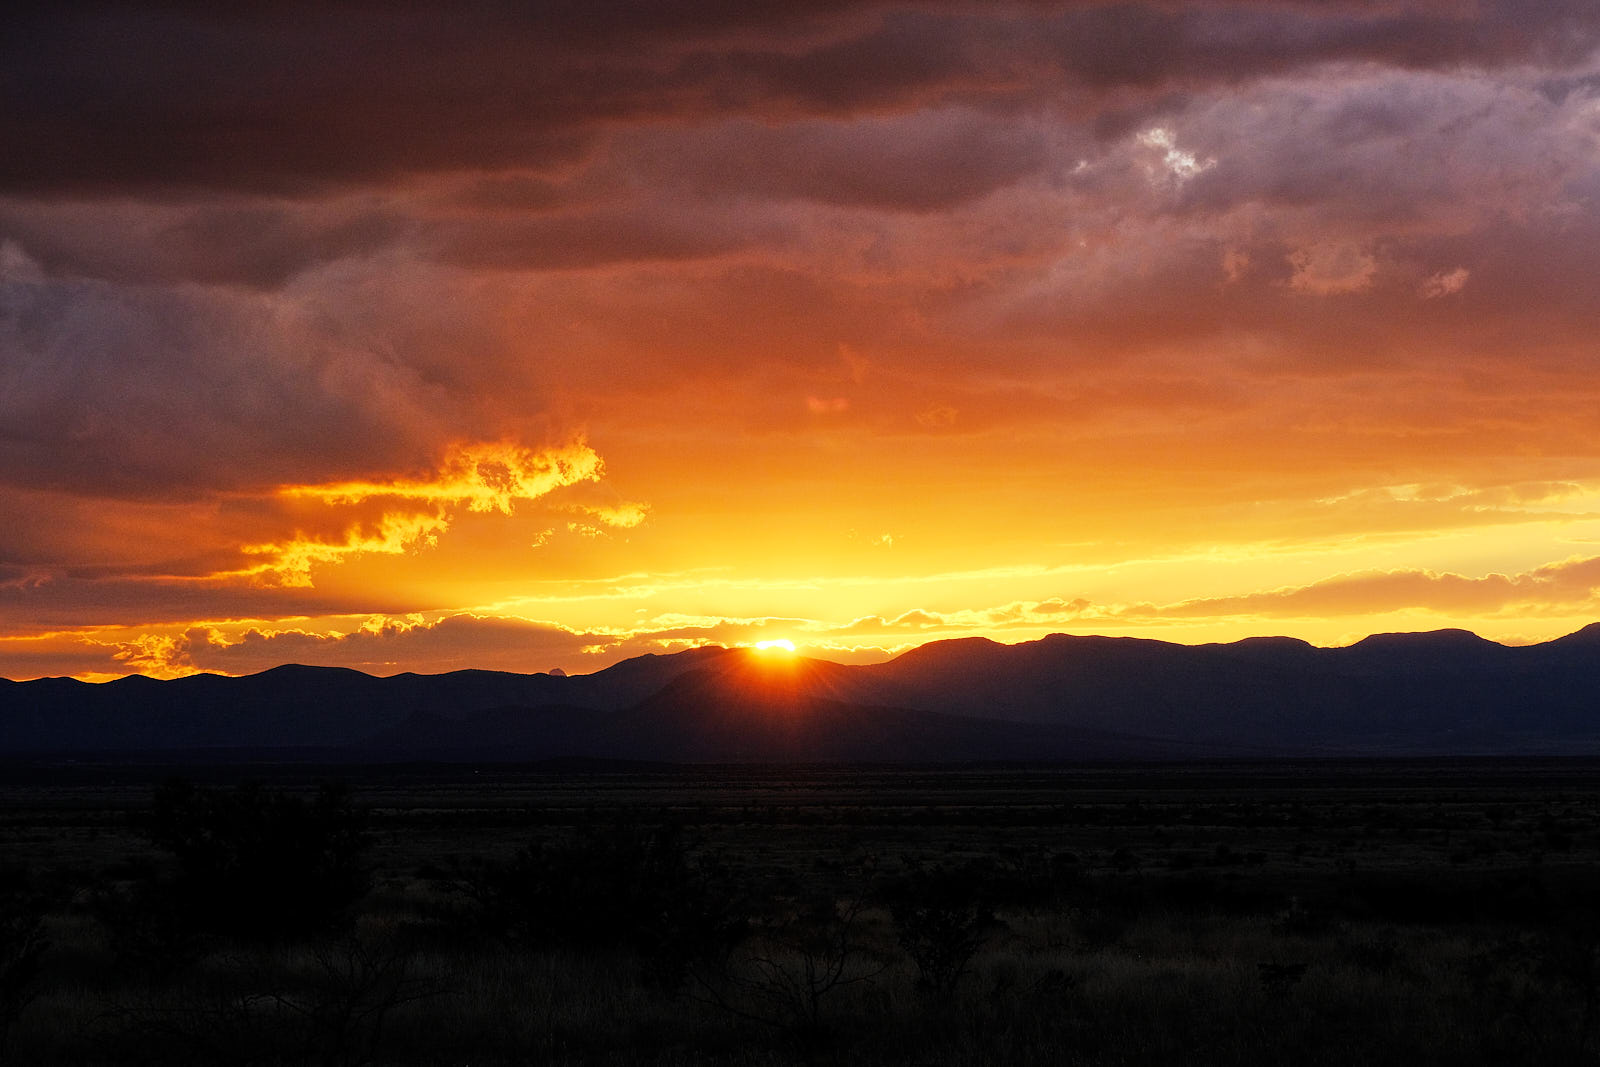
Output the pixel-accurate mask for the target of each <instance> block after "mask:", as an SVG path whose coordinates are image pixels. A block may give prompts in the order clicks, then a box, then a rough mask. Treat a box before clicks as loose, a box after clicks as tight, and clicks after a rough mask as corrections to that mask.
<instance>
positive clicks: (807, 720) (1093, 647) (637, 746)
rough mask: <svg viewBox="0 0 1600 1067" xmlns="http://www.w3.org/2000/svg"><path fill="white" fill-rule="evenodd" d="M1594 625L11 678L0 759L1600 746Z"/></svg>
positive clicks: (973, 755) (0, 698) (986, 754)
mask: <svg viewBox="0 0 1600 1067" xmlns="http://www.w3.org/2000/svg"><path fill="white" fill-rule="evenodd" d="M1597 683H1600V624H1596V625H1592V626H1589V627H1586V628H1585V629H1583V630H1581V631H1579V632H1577V633H1575V634H1571V635H1568V636H1566V637H1563V638H1559V639H1557V640H1555V641H1550V642H1546V643H1545V644H1541V645H1530V646H1524V647H1507V646H1504V645H1499V644H1495V643H1494V642H1491V641H1485V640H1483V639H1482V638H1479V637H1477V636H1475V635H1473V634H1470V633H1467V632H1466V631H1463V630H1439V631H1435V632H1432V633H1417V634H1379V635H1375V636H1372V637H1369V638H1366V639H1365V640H1363V641H1360V642H1358V643H1356V644H1354V645H1351V646H1349V647H1347V648H1316V647H1314V646H1312V645H1308V644H1306V643H1305V642H1303V641H1297V640H1293V639H1289V638H1253V639H1249V640H1245V641H1238V642H1234V643H1231V644H1211V645H1193V646H1191V645H1177V644H1170V643H1167V642H1162V641H1149V640H1140V639H1134V638H1113V637H1072V636H1067V635H1062V634H1056V635H1052V636H1050V637H1046V638H1043V639H1041V640H1038V641H1031V642H1025V643H1022V644H1016V645H1003V644H999V643H996V642H993V641H988V640H985V639H982V638H967V639H962V640H954V641H937V642H933V643H931V644H927V645H923V646H921V647H920V648H916V649H913V650H911V651H909V652H906V653H904V654H903V655H900V656H898V657H896V658H895V659H893V660H890V661H888V662H886V663H880V664H873V665H867V666H844V665H840V664H836V663H829V662H826V661H821V660H813V659H805V658H802V657H793V658H782V657H778V658H773V657H768V656H759V655H756V654H754V653H752V652H749V651H748V650H738V649H735V650H728V649H721V648H702V649H695V650H692V651H688V652H681V653H677V654H675V655H659V656H641V657H638V658H635V659H630V660H627V661H625V662H622V663H618V664H616V665H615V666H613V667H610V668H608V669H606V670H604V671H599V672H596V673H594V674H589V675H576V676H572V677H565V676H560V675H549V674H533V675H521V674H509V673H503V672H494V671H457V672H454V673H451V674H441V675H416V674H402V675H397V676H394V677H391V678H374V677H372V676H370V675H366V674H362V673H360V672H358V671H351V670H345V669H340V668H328V667H306V666H294V665H291V666H284V667H278V668H275V669H273V670H270V671H264V672H262V673H260V674H256V675H251V676H248V677H243V678H229V677H224V676H220V675H195V676H193V677H189V678H181V679H177V680H175V681H154V680H152V679H149V678H143V677H130V678H124V679H120V680H118V681H114V682H107V683H102V684H88V683H83V682H76V681H71V680H67V679H59V678H56V679H41V680H38V681H31V682H0V755H3V756H10V757H46V756H54V757H60V756H78V757H90V756H93V757H112V758H116V757H121V756H129V757H131V756H135V755H139V756H156V755H160V754H162V753H169V754H180V753H181V754H184V756H185V758H192V757H193V755H194V754H195V753H203V752H206V751H216V752H221V751H229V752H234V753H237V752H241V751H242V752H247V753H256V754H259V755H261V756H262V757H264V758H265V757H271V758H313V756H312V754H315V756H316V757H317V758H340V759H354V760H399V759H439V760H533V759H557V758H595V759H634V760H659V761H675V762H771V761H840V760H850V761H918V762H947V761H992V760H1070V759H1129V758H1138V759H1169V758H1181V757H1186V756H1205V757H1215V756H1251V757H1259V756H1272V755H1284V756H1291V755H1293V756H1318V755H1327V756H1337V755H1362V756H1381V755H1406V756H1413V755H1496V754H1506V755H1530V754H1541V755H1542V754H1595V753H1600V695H1597V694H1600V685H1597Z"/></svg>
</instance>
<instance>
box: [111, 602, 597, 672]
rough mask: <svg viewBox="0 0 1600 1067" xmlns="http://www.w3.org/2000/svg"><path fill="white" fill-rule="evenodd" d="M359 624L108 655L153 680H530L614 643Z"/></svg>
mask: <svg viewBox="0 0 1600 1067" xmlns="http://www.w3.org/2000/svg"><path fill="white" fill-rule="evenodd" d="M356 621H357V625H356V626H355V627H354V628H352V629H350V630H348V631H344V632H310V631H306V630H300V629H294V628H273V629H264V628H263V629H249V630H246V631H244V632H242V633H237V634H231V635H230V634H226V633H224V632H222V631H220V630H217V629H205V628H191V629H188V630H185V631H183V632H181V633H176V634H166V635H153V636H149V637H142V638H136V639H134V640H131V641H125V642H122V643H120V644H117V645H114V646H112V647H111V650H110V655H111V657H112V659H114V660H115V661H116V662H117V663H119V664H122V665H123V666H124V668H125V669H133V670H136V671H138V672H139V673H142V674H148V675H150V676H152V677H178V676H181V675H184V674H193V673H195V672H197V671H215V672H219V673H223V674H254V673H256V672H258V671H263V670H269V669H271V668H272V667H276V666H279V665H280V664H284V663H312V664H317V665H321V666H337V667H348V668H351V669H353V670H359V671H365V672H367V673H369V674H378V675H386V674H397V673H400V672H401V671H416V672H418V673H422V674H441V673H444V672H447V671H453V670H464V669H469V668H470V669H478V670H505V671H515V672H517V673H523V674H531V673H534V672H537V671H542V670H548V669H549V668H550V667H552V666H555V665H557V664H558V663H572V662H573V661H574V660H575V659H576V660H579V661H581V660H582V659H583V658H584V656H585V655H587V653H585V651H584V650H585V649H586V648H589V647H591V646H594V645H596V644H599V645H601V646H604V645H606V644H608V643H610V641H611V639H610V638H609V637H608V636H607V635H605V634H593V633H584V632H579V631H574V630H569V629H566V628H564V627H560V626H555V625H551V624H548V623H539V622H534V621H530V620H526V619H515V618H485V617H480V616H475V615H470V614H462V615H449V616H445V617H443V618H440V619H438V620H436V621H433V622H425V621H421V620H411V619H405V618H399V619H396V618H385V617H374V618H369V619H365V620H356ZM596 669H598V665H596Z"/></svg>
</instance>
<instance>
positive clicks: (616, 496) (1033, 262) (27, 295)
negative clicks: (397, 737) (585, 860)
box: [0, 0, 1600, 679]
mask: <svg viewBox="0 0 1600 1067" xmlns="http://www.w3.org/2000/svg"><path fill="white" fill-rule="evenodd" d="M525 8H526V9H529V10H532V11H535V12H538V13H536V14H529V13H528V11H527V10H524V9H525ZM1597 209H1600V4H1597V3H1595V2H1594V0H1540V2H1524V0H1501V2H1495V0H1482V2H1474V0H1459V2H1458V0H1414V2H1401V0H1347V2H1338V0H1330V2H1313V0H1278V2H1274V0H1247V2H1235V3H1184V4H1176V3H1127V4H1114V5H1113V4H1095V3H1048V2H1036V3H1021V2H1019V3H1009V4H1008V3H974V2H969V0H962V2H955V0H952V2H949V3H934V2H929V3H917V4H900V3H868V2H852V0H814V2H807V0H782V2H776V3H766V2H752V0H740V2H729V0H715V2H702V3H644V2H637V3H606V2H573V3H554V2H552V3H547V4H533V5H524V4H513V3H506V4H473V3H468V4H462V5H436V4H421V3H417V4H408V3H383V2H373V3H362V4H350V5H339V6H336V7H332V8H330V7H327V6H325V5H323V4H321V3H304V4H299V3H279V4H242V5H226V4H224V5H212V4H199V3H172V4H149V5H137V10H135V5H128V4H121V3H106V4H103V5H96V4H56V3H51V4H40V5H38V6H37V7H36V8H32V9H30V10H28V11H25V12H24V13H22V14H20V15H18V14H12V15H7V16H6V23H5V30H4V32H3V33H0V676H4V677H9V678H13V679H25V678H33V677H38V676H42V675H75V676H78V677H81V678H86V679H104V678H109V677H115V676H118V675H122V674H127V673H133V672H140V673H145V674H150V675H154V676H157V677H173V676H177V675H182V674H187V673H192V672H194V671H218V672H224V673H230V674H241V673H249V672H253V671H257V670H262V669H265V668H268V667H271V666H274V665H277V664H280V663H285V662H301V663H317V664H332V665H342V666H350V667H356V668H358V669H361V670H364V671H368V672H370V673H374V674H394V673H397V672H400V671H408V670H410V671H419V672H426V673H432V672H439V671H446V670H453V669H457V668H462V667H485V668H493V669H499V670H513V671H538V670H548V669H551V668H555V667H561V668H563V669H565V670H567V671H569V672H573V673H576V672H580V671H581V672H587V671H592V670H596V669H599V668H601V667H604V666H606V665H608V664H610V663H613V662H616V661H617V660H619V659H622V658H624V657H627V656H631V655H636V654H639V653H642V652H651V651H672V650H676V649H680V648H685V647H689V646H691V645H696V644H705V643H717V644H748V643H753V642H756V641H760V640H775V639H788V640H792V641H793V642H794V643H795V645H796V646H797V647H798V648H799V650H800V651H801V652H803V653H806V654H810V655H818V656H823V657H825V658H829V659H835V660H840V661H848V662H860V661H870V660H874V659H882V658H884V657H885V656H886V655H888V654H891V653H892V652H894V651H896V650H900V649H903V648H906V647H910V646H913V645H916V644H921V643H924V642H926V641H930V640H935V639H938V638H945V637H956V636H967V635H973V634H981V635H985V636H989V637H992V638H994V639H996V640H1001V641H1021V640H1028V639H1033V638H1036V637H1039V636H1042V635H1044V634H1048V633H1052V632H1066V633H1075V634H1087V633H1098V634H1112V635H1131V636H1142V637H1158V638H1162V639H1166V640H1173V641H1181V642H1186V643H1197V642H1205V641H1218V640H1233V639H1237V638H1241V637H1246V636H1251V635H1259V634H1287V635H1292V636H1297V637H1302V638H1305V639H1307V640H1309V641H1312V642H1314V643H1316V644H1323V645H1337V644H1345V643H1349V642H1351V641H1353V640H1356V639H1359V638H1360V637H1362V636H1365V635H1366V634H1369V633H1374V632H1383V631H1397V630H1428V629H1437V628H1441V627H1455V626H1459V627H1464V628H1466V629H1470V630H1474V631H1475V632H1477V633H1480V634H1482V635H1484V636H1486V637H1490V638H1493V639H1495V640H1500V641H1504V642H1508V643H1517V642H1529V641H1537V640H1544V639H1548V638H1551V637H1555V636H1558V635H1561V634H1564V633H1569V632H1571V631H1573V630H1576V629H1578V628H1580V627H1581V626H1583V625H1585V624H1586V623H1589V622H1593V621H1595V620H1596V619H1600V373H1597V371H1600V210H1597Z"/></svg>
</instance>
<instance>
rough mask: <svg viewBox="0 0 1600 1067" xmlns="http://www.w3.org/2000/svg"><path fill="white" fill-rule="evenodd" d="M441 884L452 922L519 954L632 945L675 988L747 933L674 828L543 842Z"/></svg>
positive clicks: (462, 865)
mask: <svg viewBox="0 0 1600 1067" xmlns="http://www.w3.org/2000/svg"><path fill="white" fill-rule="evenodd" d="M435 880H436V881H437V882H439V883H440V884H442V885H443V886H444V888H446V889H447V890H448V891H450V892H451V893H452V895H453V896H454V898H455V899H454V902H453V903H452V905H451V906H449V907H448V908H447V909H445V911H444V913H443V915H442V917H443V918H445V919H446V921H447V922H449V923H450V924H451V925H454V926H456V927H457V928H463V927H464V928H466V929H469V930H475V931H477V932H478V933H479V934H481V935H484V936H487V937H489V938H491V939H493V940H498V941H501V942H503V943H505V944H507V945H509V946H510V947H513V948H517V949H547V948H581V949H593V948H624V949H631V950H633V951H635V952H637V953H639V955H640V956H641V958H642V960H643V962H644V966H645V973H646V977H647V978H648V979H650V980H651V981H654V982H659V983H661V984H665V985H675V984H676V983H677V982H678V981H679V980H680V979H681V977H682V975H683V972H684V968H685V967H686V966H687V964H688V962H689V961H691V960H693V959H695V958H697V957H698V956H700V955H703V954H705V953H708V952H714V951H717V950H718V949H719V948H722V947H725V946H726V945H728V944H730V943H732V941H733V940H734V939H735V938H736V937H737V935H738V932H739V930H740V928H741V920H740V918H739V915H738V909H737V908H736V906H735V904H734V901H733V899H732V896H731V894H730V892H729V886H728V884H727V880H726V879H724V878H722V877H719V872H718V870H717V868H716V867H715V865H713V864H711V863H709V862H699V863H696V862H692V861H691V859H690V857H689V855H688V853H687V852H686V850H685V848H684V844H683V840H682V835H681V833H680V832H679V830H678V828H677V827H674V826H664V827H657V828H653V829H646V828H641V827H636V826H629V825H617V826H613V827H611V828H609V829H607V830H604V831H598V832H588V833H585V834H582V835H581V836H578V837H575V838H573V839H570V840H562V841H536V842H533V843H532V844H530V845H528V846H527V847H525V848H523V849H522V850H521V851H519V852H517V853H516V855H514V856H512V857H511V858H510V859H509V860H507V861H498V862H497V861H490V860H481V859H480V860H472V861H465V862H457V863H455V864H454V865H453V866H452V867H451V868H450V869H449V870H445V871H441V872H437V873H435Z"/></svg>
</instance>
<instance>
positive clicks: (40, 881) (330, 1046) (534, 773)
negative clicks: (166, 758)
mask: <svg viewBox="0 0 1600 1067" xmlns="http://www.w3.org/2000/svg"><path fill="white" fill-rule="evenodd" d="M176 770H181V771H182V773H183V775H184V776H185V777H186V778H187V779H188V780H189V781H190V783H191V785H189V786H185V787H183V788H182V789H180V790H179V791H177V792H173V791H172V790H173V787H172V786H170V785H168V786H163V785H162V782H163V781H164V780H165V779H166V778H167V777H168V776H169V775H171V774H172V773H173V772H174V771H176ZM327 779H339V780H341V781H342V782H344V783H345V785H346V787H347V790H346V791H345V792H340V791H338V790H324V791H323V792H322V793H320V794H319V793H317V792H316V789H317V786H318V784H319V782H322V781H324V780H327ZM245 781H255V782H257V783H259V784H258V786H257V787H255V788H253V789H243V790H241V789H239V788H238V786H239V784H240V783H241V782H245ZM0 783H3V784H0V903H3V906H4V908H5V909H6V910H5V913H4V916H3V918H4V922H3V924H0V968H3V969H4V973H3V974H0V979H4V980H3V981H0V1063H5V1062H15V1063H26V1064H40V1065H53V1064H108V1065H109V1064H122V1063H152V1064H153V1063H194V1064H201V1063H205V1064H219V1063H236V1064H302V1063H303V1064H362V1063H371V1064H397V1065H398V1064H462V1065H465V1064H474V1065H481V1064H526V1063H558V1064H562V1063H571V1064H579V1063H616V1064H635V1063H638V1064H690V1063H706V1064H730V1065H732V1064H757V1063H760V1064H787V1063H839V1064H845V1063H850V1064H875V1063H882V1064H891V1063H894V1064H899V1063H917V1064H950V1065H956V1064H1016V1063H1030V1062H1032V1063H1047V1062H1048V1063H1080V1064H1168V1063H1180V1062H1181V1063H1192V1064H1255V1063H1268V1062H1280V1061H1285V1060H1291V1059H1292V1060H1294V1061H1298V1062H1300V1063H1304V1064H1348V1063H1357V1062H1359V1063H1394V1064H1400V1063H1405V1064H1430V1063H1437V1064H1446V1063H1449V1064H1517V1063H1541V1064H1550V1063H1584V1062H1592V1061H1595V1060H1596V1059H1600V1055H1597V1051H1600V762H1595V761H1582V760H1545V761H1540V760H1520V761H1470V762H1460V761H1457V762H1449V761H1410V762H1393V763H1385V762H1283V763H1261V764H1185V765H1147V766H1127V765H1118V766H1110V765H1101V766H1083V767H1035V768H1016V767H967V768H948V767H947V768H916V767H901V768H886V767H842V768H841V767H832V768H830V767H721V768H663V769H648V768H607V767H578V766H566V767H562V768H554V769H552V768H538V767H489V766H483V767H430V766H422V765H419V766H395V767H378V768H374V767H366V768H319V767H297V766H287V765H278V766H267V765H251V766H235V767H209V768H199V767H187V768H181V769H180V768H170V767H138V766H109V765H108V766H86V765H81V764H74V765H62V766H53V767H38V766H20V765H19V766H14V767H10V768H6V771H5V773H4V774H3V775H0ZM162 789H166V790H168V792H166V793H162V792H161V790H162ZM158 797H165V798H166V799H165V800H158ZM174 797H176V798H177V799H176V800H174V799H173V798H174ZM162 804H166V805H167V806H166V807H165V808H162V807H161V806H160V805H162ZM163 812H165V814H162V813H163ZM230 835H232V837H230ZM341 835H342V836H341ZM235 838H236V840H235ZM307 842H311V843H312V844H311V845H307ZM269 854H270V857H273V858H271V859H270V863H269V865H268V866H265V867H258V868H254V867H251V864H255V863H260V862H264V861H263V860H262V857H263V856H267V855H269ZM252 870H255V871H257V872H258V873H257V874H254V875H250V874H249V873H248V872H250V871H252ZM241 871H243V872H245V876H242V877H241V876H240V872H241ZM230 872H231V873H230ZM259 872H267V873H265V874H263V873H259ZM280 875H281V876H282V880H281V881H275V879H278V878H279V876H280ZM269 883H270V884H269ZM291 898H292V903H293V904H294V906H295V907H296V908H298V909H299V910H298V911H291V912H286V913H285V914H283V915H280V914H278V913H277V912H278V910H279V909H280V908H283V907H288V905H287V904H285V901H290V900H291ZM175 901H178V902H187V903H186V904H185V905H184V906H182V907H175V906H174V903H173V902H175ZM285 916H287V917H285ZM296 923H298V924H299V925H296ZM275 924H276V925H275Z"/></svg>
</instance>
